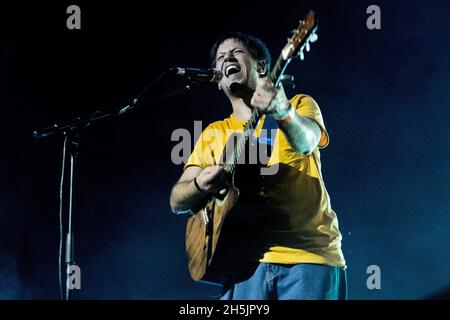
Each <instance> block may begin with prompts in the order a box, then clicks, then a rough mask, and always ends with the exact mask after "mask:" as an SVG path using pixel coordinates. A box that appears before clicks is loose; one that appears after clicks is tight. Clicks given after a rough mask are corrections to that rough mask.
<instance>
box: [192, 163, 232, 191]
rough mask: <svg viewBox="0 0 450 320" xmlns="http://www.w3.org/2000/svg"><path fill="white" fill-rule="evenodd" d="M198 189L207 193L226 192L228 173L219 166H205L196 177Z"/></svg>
mask: <svg viewBox="0 0 450 320" xmlns="http://www.w3.org/2000/svg"><path fill="white" fill-rule="evenodd" d="M196 181H197V184H198V186H199V187H200V189H202V190H204V191H205V192H209V193H215V194H217V193H219V194H221V195H223V194H226V192H227V190H228V187H229V179H228V173H227V172H226V171H225V170H224V169H223V167H221V166H211V167H206V168H204V169H203V170H202V171H200V173H199V174H198V176H197V178H196Z"/></svg>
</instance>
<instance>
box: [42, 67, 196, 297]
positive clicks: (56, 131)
mask: <svg viewBox="0 0 450 320" xmlns="http://www.w3.org/2000/svg"><path fill="white" fill-rule="evenodd" d="M171 72H173V70H172V69H170V70H167V71H164V72H163V73H162V74H161V75H160V76H158V77H157V78H156V79H155V80H154V81H153V82H151V83H150V84H149V85H148V86H147V87H146V88H145V89H144V90H143V91H142V92H141V93H140V94H139V95H138V96H137V97H136V98H135V99H133V101H132V103H130V104H128V105H126V106H122V107H118V108H114V109H111V110H107V111H95V112H94V113H93V114H92V115H91V116H90V117H88V118H85V119H83V118H81V117H76V118H74V119H72V120H70V121H67V122H62V123H55V124H53V125H51V126H49V127H46V128H44V129H40V130H35V131H33V137H34V138H35V139H41V138H44V137H48V136H52V135H62V136H64V146H63V148H64V152H63V164H62V170H61V174H62V180H61V189H60V219H62V207H63V205H62V202H63V199H64V198H66V196H65V192H64V187H63V178H64V175H65V171H66V170H65V161H66V157H65V151H66V146H67V145H69V152H70V170H69V186H68V188H69V195H68V197H69V199H68V213H67V226H66V230H67V234H66V241H65V263H66V286H65V294H64V295H63V294H62V291H63V289H62V283H61V265H60V266H59V275H60V291H61V299H63V300H71V299H72V289H73V288H71V287H70V286H69V280H70V272H71V270H72V268H71V267H72V266H74V265H75V263H74V250H73V249H74V236H73V226H72V220H73V211H72V209H73V191H74V176H75V174H74V171H75V169H76V168H77V160H78V154H79V146H80V138H79V132H80V131H81V130H82V129H84V128H86V127H88V126H91V125H93V124H96V123H97V122H98V121H100V120H104V119H109V118H113V117H119V116H122V115H124V114H126V113H128V112H130V111H132V110H134V109H137V108H140V107H142V106H144V105H149V104H152V103H155V102H158V101H162V100H165V99H168V98H170V97H174V96H177V95H181V94H184V93H187V92H191V91H193V88H196V87H197V85H198V82H195V81H190V82H189V84H188V85H186V86H185V87H184V88H182V89H178V90H174V91H170V92H168V93H165V94H163V95H160V96H157V97H154V98H147V97H146V95H147V93H148V91H149V89H150V88H151V87H153V86H154V85H155V84H156V82H158V81H159V80H160V79H161V78H162V77H163V76H165V75H166V74H168V73H171ZM189 80H191V79H189ZM61 223H62V222H61ZM61 232H62V231H61ZM60 250H61V248H60ZM60 259H61V252H60ZM60 262H61V260H60Z"/></svg>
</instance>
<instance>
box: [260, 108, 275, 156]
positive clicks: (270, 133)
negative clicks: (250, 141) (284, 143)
mask: <svg viewBox="0 0 450 320" xmlns="http://www.w3.org/2000/svg"><path fill="white" fill-rule="evenodd" d="M276 129H278V123H277V121H276V120H275V119H274V118H273V117H272V116H270V115H268V114H266V117H265V119H264V123H263V127H262V128H261V132H260V134H259V137H257V138H256V139H257V141H258V144H260V145H262V146H261V147H263V148H266V149H265V150H267V157H268V158H270V156H271V155H272V149H273V145H274V143H275V137H276V134H277V130H276Z"/></svg>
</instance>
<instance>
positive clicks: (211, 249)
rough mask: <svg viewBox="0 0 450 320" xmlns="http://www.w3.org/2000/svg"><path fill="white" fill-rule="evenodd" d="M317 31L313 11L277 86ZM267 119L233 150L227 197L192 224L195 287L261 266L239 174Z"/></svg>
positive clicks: (281, 63) (189, 249)
mask: <svg viewBox="0 0 450 320" xmlns="http://www.w3.org/2000/svg"><path fill="white" fill-rule="evenodd" d="M317 28H318V21H317V18H316V16H315V13H314V12H313V11H312V10H311V11H309V12H308V14H307V15H306V17H305V18H304V20H301V21H300V23H299V26H298V27H297V29H295V30H294V31H292V36H291V37H290V38H288V41H287V43H286V45H285V46H284V48H283V50H282V51H281V54H280V55H279V57H278V59H277V61H276V63H275V65H274V67H273V69H272V71H271V72H270V74H269V75H268V77H269V78H270V80H271V81H272V83H274V85H275V86H278V85H279V84H280V82H281V81H282V80H283V75H284V71H285V69H286V67H287V66H288V64H289V63H290V62H291V60H292V59H293V58H295V57H299V58H300V59H301V60H303V59H304V51H309V50H310V43H313V42H315V41H316V40H317V34H316V31H317ZM261 117H262V114H261V113H260V112H259V110H258V109H256V108H254V109H253V111H252V114H251V117H250V119H249V121H248V122H247V123H246V125H245V128H244V132H243V134H242V135H241V136H239V138H238V141H237V143H235V144H233V152H231V155H230V156H229V157H227V159H228V161H227V162H226V163H225V164H224V165H223V168H224V170H225V171H226V172H227V173H229V175H230V176H231V183H230V187H229V190H228V192H227V193H226V195H225V196H224V197H222V198H219V197H216V196H212V197H211V198H209V199H207V201H206V204H205V206H204V207H202V208H201V210H199V211H198V212H197V213H195V214H194V215H192V216H190V217H189V218H188V221H187V226H186V253H187V258H188V267H189V272H190V275H191V277H192V279H193V280H195V281H202V282H209V283H214V284H222V285H223V284H226V283H227V282H228V281H238V280H240V279H244V278H246V277H247V276H248V275H250V274H251V272H252V270H253V269H254V268H255V266H256V264H257V261H258V258H257V257H252V256H251V250H250V248H249V247H247V245H246V244H248V243H250V242H251V241H250V240H251V237H252V234H251V229H252V228H251V224H252V223H254V222H255V220H256V219H257V217H256V218H255V217H251V216H247V217H246V216H245V214H244V213H243V210H239V205H237V206H236V203H237V202H238V199H239V195H240V194H239V189H238V188H236V186H235V184H234V172H235V169H236V165H237V163H238V159H239V158H240V156H241V155H242V153H243V151H244V149H245V146H246V143H247V142H248V140H249V138H250V137H251V136H252V135H253V132H254V130H255V129H256V127H257V125H258V122H259V120H260V119H261ZM244 211H246V212H248V210H244ZM253 211H258V210H253ZM249 217H250V218H249Z"/></svg>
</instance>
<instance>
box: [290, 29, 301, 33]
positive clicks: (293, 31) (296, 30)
mask: <svg viewBox="0 0 450 320" xmlns="http://www.w3.org/2000/svg"><path fill="white" fill-rule="evenodd" d="M291 33H293V34H297V33H299V31H298V29H294V30H292V31H291Z"/></svg>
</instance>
